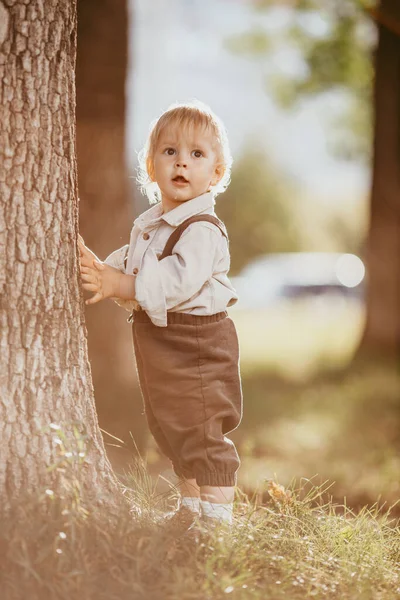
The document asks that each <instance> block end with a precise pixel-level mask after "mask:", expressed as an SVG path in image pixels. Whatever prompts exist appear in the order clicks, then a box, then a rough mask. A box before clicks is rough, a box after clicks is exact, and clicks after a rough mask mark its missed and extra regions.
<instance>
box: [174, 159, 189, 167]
mask: <svg viewBox="0 0 400 600" xmlns="http://www.w3.org/2000/svg"><path fill="white" fill-rule="evenodd" d="M176 166H177V167H187V161H186V160H177V161H176Z"/></svg>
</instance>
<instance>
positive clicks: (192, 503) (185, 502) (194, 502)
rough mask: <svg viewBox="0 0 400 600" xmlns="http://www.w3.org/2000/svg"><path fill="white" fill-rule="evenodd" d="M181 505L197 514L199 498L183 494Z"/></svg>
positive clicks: (198, 512) (198, 511)
mask: <svg viewBox="0 0 400 600" xmlns="http://www.w3.org/2000/svg"><path fill="white" fill-rule="evenodd" d="M180 505H181V506H186V507H187V508H190V510H191V511H192V512H194V513H196V514H197V515H199V514H200V498H191V497H190V496H183V497H182V498H181V504H180Z"/></svg>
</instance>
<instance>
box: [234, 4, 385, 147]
mask: <svg viewBox="0 0 400 600" xmlns="http://www.w3.org/2000/svg"><path fill="white" fill-rule="evenodd" d="M374 4H375V2H374V0H322V1H321V0H290V1H286V2H283V1H282V0H258V1H256V2H255V5H256V8H257V10H258V11H260V13H262V12H263V11H267V14H270V15H273V13H274V11H275V13H276V11H277V10H280V11H284V12H285V16H286V19H285V20H286V25H285V27H284V30H283V31H282V29H281V28H279V30H278V31H276V29H275V30H271V29H268V28H267V27H265V28H264V31H262V29H261V28H260V25H258V26H257V30H256V31H254V32H247V33H245V34H244V35H242V36H239V37H234V38H231V39H230V40H229V41H228V45H229V47H230V48H231V49H232V50H233V51H236V52H239V53H242V54H243V53H246V54H250V55H253V56H255V55H257V56H258V57H261V56H265V57H268V59H269V60H268V62H269V64H271V58H273V56H274V55H276V54H277V53H278V52H280V51H282V49H284V50H285V52H286V53H288V52H292V53H294V56H295V58H296V59H297V60H299V59H300V61H301V65H300V67H299V68H297V69H296V74H293V73H291V74H285V73H283V72H282V71H278V72H276V71H275V72H272V73H270V76H269V78H268V89H269V92H270V93H272V94H273V96H274V97H275V99H276V100H277V102H278V103H279V104H280V105H281V106H283V107H285V108H290V107H293V106H295V104H296V103H297V102H299V101H300V100H301V99H303V98H305V97H313V96H317V95H319V94H322V93H325V92H331V91H335V92H336V94H337V95H338V92H339V93H340V95H341V97H342V100H344V102H343V108H342V110H341V114H340V117H339V118H338V119H337V121H336V123H334V125H335V129H336V128H337V129H338V131H335V139H334V142H333V145H332V150H333V152H334V153H336V154H338V155H340V156H341V157H344V158H349V159H350V158H355V157H357V158H358V157H363V158H364V159H365V158H369V155H370V149H371V137H372V81H373V65H372V54H373V50H374V46H375V43H376V31H375V27H374V25H373V22H372V19H371V17H370V16H369V14H368V12H367V11H366V9H367V8H369V7H370V6H373V5H374ZM263 22H264V21H263ZM292 58H293V55H292ZM328 104H329V101H328Z"/></svg>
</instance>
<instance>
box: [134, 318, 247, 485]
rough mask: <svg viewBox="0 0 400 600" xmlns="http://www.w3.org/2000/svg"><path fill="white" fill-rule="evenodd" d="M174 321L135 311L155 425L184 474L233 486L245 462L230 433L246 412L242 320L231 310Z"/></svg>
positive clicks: (138, 353) (143, 383) (146, 397)
mask: <svg viewBox="0 0 400 600" xmlns="http://www.w3.org/2000/svg"><path fill="white" fill-rule="evenodd" d="M167 318H168V325H167V327H157V326H156V325H154V324H153V323H152V322H151V320H150V318H149V317H148V315H147V313H146V312H145V311H135V312H134V321H133V324H132V332H133V344H134V350H135V357H136V364H137V370H138V376H139V383H140V387H141V391H142V396H143V401H144V410H145V414H146V418H147V422H148V425H149V429H150V431H151V433H152V435H153V436H154V438H155V440H156V442H157V445H158V447H159V448H160V450H161V452H162V453H163V454H164V455H165V456H167V457H168V458H169V459H170V460H171V462H172V467H173V470H174V472H175V474H176V475H177V476H178V477H184V478H186V479H196V482H197V485H199V486H202V485H212V486H234V485H236V484H237V471H238V469H239V467H240V459H239V456H238V453H237V450H236V448H235V445H234V443H233V442H232V440H230V439H229V438H227V437H226V435H225V434H226V433H229V432H230V431H233V430H234V429H236V428H237V427H238V425H239V423H240V422H241V419H242V414H243V401H242V388H241V382H240V372H239V345H238V338H237V334H236V329H235V325H234V323H233V321H232V319H231V318H230V317H228V315H227V313H226V312H221V313H218V314H215V315H210V316H200V315H192V314H188V313H168V317H167Z"/></svg>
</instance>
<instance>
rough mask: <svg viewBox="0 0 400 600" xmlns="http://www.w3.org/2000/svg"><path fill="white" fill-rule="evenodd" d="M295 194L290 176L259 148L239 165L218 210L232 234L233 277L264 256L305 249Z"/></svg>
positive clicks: (251, 150)
mask: <svg viewBox="0 0 400 600" xmlns="http://www.w3.org/2000/svg"><path fill="white" fill-rule="evenodd" d="M292 191H293V186H292V182H291V181H290V180H289V178H288V175H287V173H284V172H283V171H282V170H281V169H279V168H278V166H277V165H275V164H274V163H273V162H272V161H271V159H270V158H269V157H268V156H266V154H265V152H264V151H263V150H262V149H257V147H256V146H255V144H252V145H251V146H248V147H247V148H245V149H244V151H243V153H242V155H241V156H240V157H239V159H238V161H237V162H236V161H235V163H234V168H233V170H232V180H231V183H230V185H229V187H228V189H227V191H226V192H224V194H223V196H222V197H221V200H220V201H219V202H218V206H217V213H218V216H220V217H221V219H222V220H223V221H224V222H225V223H226V226H227V228H228V231H229V239H230V252H231V271H230V272H231V274H232V275H234V274H237V273H238V272H239V271H241V269H242V268H243V267H244V266H245V265H246V264H247V263H248V262H249V261H250V260H252V259H253V258H255V257H257V256H259V255H261V254H267V253H269V252H294V251H298V250H300V249H301V235H300V232H299V227H298V221H297V218H296V217H297V215H296V207H295V206H294V205H293V197H292ZM249 207H251V209H250V210H249Z"/></svg>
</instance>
